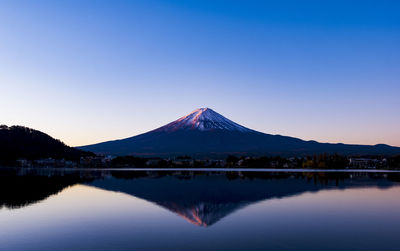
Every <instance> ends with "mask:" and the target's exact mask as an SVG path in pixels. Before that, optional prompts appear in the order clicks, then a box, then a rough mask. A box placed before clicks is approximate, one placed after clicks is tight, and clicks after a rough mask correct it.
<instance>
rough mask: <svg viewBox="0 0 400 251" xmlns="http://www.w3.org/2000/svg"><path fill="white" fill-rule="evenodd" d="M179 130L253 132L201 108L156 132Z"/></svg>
mask: <svg viewBox="0 0 400 251" xmlns="http://www.w3.org/2000/svg"><path fill="white" fill-rule="evenodd" d="M178 130H200V131H213V130H228V131H240V132H251V131H252V130H250V129H248V128H246V127H244V126H241V125H239V124H236V123H235V122H233V121H231V120H229V119H227V118H225V117H224V116H222V115H221V114H219V113H217V112H215V111H213V110H212V109H210V108H199V109H196V110H194V111H193V112H191V113H189V114H188V115H186V116H183V117H182V118H180V119H178V120H175V121H173V122H171V123H169V124H167V125H165V126H163V127H160V128H158V129H156V130H155V131H156V132H174V131H178Z"/></svg>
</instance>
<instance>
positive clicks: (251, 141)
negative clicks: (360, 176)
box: [79, 108, 400, 158]
mask: <svg viewBox="0 0 400 251" xmlns="http://www.w3.org/2000/svg"><path fill="white" fill-rule="evenodd" d="M79 148H80V149H82V150H87V151H93V152H97V153H106V154H113V155H138V156H148V157H150V156H160V157H172V156H179V155H191V156H194V157H206V158H223V157H226V156H227V155H229V154H235V155H247V156H260V155H281V156H304V155H313V154H320V153H338V154H351V155H375V154H379V155H380V154H383V155H393V154H400V147H391V146H388V145H383V144H380V145H374V146H368V145H346V144H329V143H318V142H316V141H304V140H301V139H298V138H293V137H287V136H281V135H271V134H265V133H261V132H258V131H255V130H252V129H249V128H246V127H244V126H241V125H239V124H237V123H235V122H233V121H231V120H229V119H227V118H225V117H224V116H222V115H221V114H219V113H217V112H215V111H213V110H212V109H210V108H200V109H197V110H195V111H193V112H192V113H190V114H188V115H186V116H184V117H181V118H180V119H178V120H175V121H173V122H171V123H169V124H167V125H165V126H162V127H160V128H158V129H155V130H153V131H150V132H147V133H144V134H140V135H137V136H134V137H130V138H126V139H121V140H114V141H107V142H103V143H98V144H94V145H88V146H82V147H79Z"/></svg>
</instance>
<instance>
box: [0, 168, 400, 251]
mask: <svg viewBox="0 0 400 251" xmlns="http://www.w3.org/2000/svg"><path fill="white" fill-rule="evenodd" d="M399 185H400V174H399V173H374V172H368V173H363V172H354V173H353V172H278V171H275V172H244V171H242V172H239V171H229V172H226V171H215V172H212V171H162V170H159V171H140V170H139V171H110V170H108V171H88V170H81V171H66V170H55V169H52V170H44V169H41V170H16V169H3V170H2V171H0V188H1V190H0V250H266V249H268V250H292V249H296V250H399V247H398V243H399V241H398V240H399V236H400V227H399V226H400V186H399Z"/></svg>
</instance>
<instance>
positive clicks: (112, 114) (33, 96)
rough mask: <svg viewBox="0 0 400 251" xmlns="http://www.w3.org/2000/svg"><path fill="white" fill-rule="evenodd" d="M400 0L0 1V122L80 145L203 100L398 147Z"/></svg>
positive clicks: (270, 126)
mask: <svg viewBox="0 0 400 251" xmlns="http://www.w3.org/2000/svg"><path fill="white" fill-rule="evenodd" d="M399 13H400V2H399V1H384V0H380V1H368V0H363V1H340V0H335V1H317V0H316V1H286V0H280V1H249V0H247V1H220V0H202V1H153V0H143V1H139V0H138V1H119V0H115V1H89V0H88V1H81V0H79V1H18V0H9V1H7V0H6V1H1V2H0V124H7V125H15V124H18V125H25V126H28V127H32V128H35V129H38V130H41V131H44V132H46V133H48V134H50V135H51V136H53V137H55V138H58V139H61V140H62V141H64V142H65V143H67V144H69V145H72V146H78V145H85V144H91V143H97V142H101V141H105V140H111V139H116V138H125V137H129V136H133V135H136V134H139V133H143V132H146V131H149V130H151V129H154V128H156V127H159V126H162V125H164V124H166V123H168V122H170V121H172V120H175V119H177V118H178V117H181V116H183V115H185V114H187V113H189V112H191V111H192V110H194V109H196V108H199V107H210V108H212V109H214V110H215V111H217V112H219V113H221V114H222V115H224V116H226V117H228V118H230V119H232V120H233V121H235V122H237V123H239V124H242V125H244V126H246V127H249V128H252V129H255V130H259V131H262V132H265V133H272V134H282V135H289V136H295V137H299V138H302V139H306V140H318V141H321V142H344V143H358V144H377V143H386V144H391V145H396V146H400V129H399V128H400V15H399Z"/></svg>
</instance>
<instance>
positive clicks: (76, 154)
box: [0, 125, 90, 164]
mask: <svg viewBox="0 0 400 251" xmlns="http://www.w3.org/2000/svg"><path fill="white" fill-rule="evenodd" d="M86 155H90V153H87V152H84V151H82V150H79V149H75V148H72V147H69V146H66V145H65V144H64V143H62V142H61V141H59V140H56V139H54V138H52V137H50V136H49V135H47V134H45V133H43V132H40V131H37V130H33V129H30V128H27V127H23V126H11V127H8V126H5V125H1V126H0V163H2V164H12V163H13V162H14V161H15V160H17V159H19V158H25V159H31V160H34V159H41V158H50V157H51V158H55V159H62V158H64V159H70V160H78V159H79V158H80V157H81V156H86Z"/></svg>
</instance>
